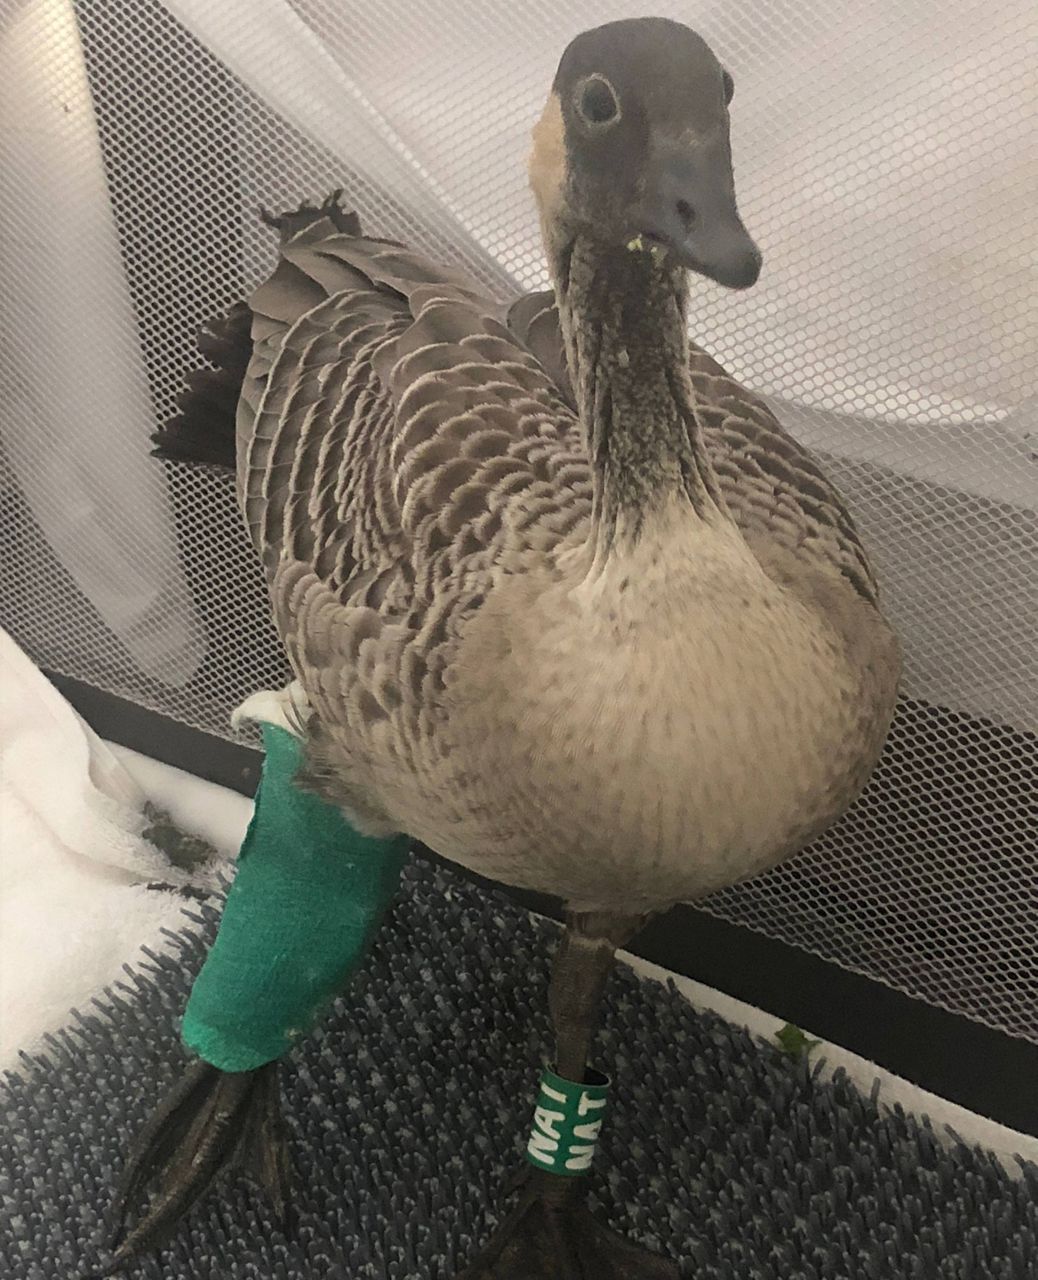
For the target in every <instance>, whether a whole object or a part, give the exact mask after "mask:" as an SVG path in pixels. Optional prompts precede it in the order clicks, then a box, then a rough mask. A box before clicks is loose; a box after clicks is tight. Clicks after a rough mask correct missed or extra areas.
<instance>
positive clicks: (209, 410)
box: [152, 302, 252, 471]
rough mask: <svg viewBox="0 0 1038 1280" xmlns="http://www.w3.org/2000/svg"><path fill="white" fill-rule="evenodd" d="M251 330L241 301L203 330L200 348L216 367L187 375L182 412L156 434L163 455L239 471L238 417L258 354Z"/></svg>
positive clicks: (179, 399) (157, 449)
mask: <svg viewBox="0 0 1038 1280" xmlns="http://www.w3.org/2000/svg"><path fill="white" fill-rule="evenodd" d="M251 329H252V312H251V311H250V310H249V308H248V306H247V305H246V304H245V303H244V302H239V303H236V304H235V305H234V306H233V307H232V308H231V309H230V311H228V312H227V314H226V315H224V316H218V317H217V318H216V319H215V320H210V321H209V323H208V324H207V325H206V326H205V328H204V329H203V330H202V332H201V333H200V334H199V335H198V349H199V351H201V353H202V354H203V355H204V356H205V357H206V358H207V359H208V360H209V361H211V363H212V364H213V366H214V367H213V368H212V369H196V370H195V371H194V372H193V373H189V374H188V375H187V378H186V379H185V381H186V383H187V385H186V387H185V388H184V390H183V391H182V392H181V393H180V395H179V396H178V397H177V407H178V408H179V410H180V412H179V413H178V414H177V416H176V417H175V418H171V419H170V420H169V422H167V423H166V424H165V425H164V426H162V427H160V428H159V430H158V431H156V432H155V435H154V436H153V437H152V439H153V441H154V443H155V449H154V452H155V453H156V454H157V456H158V457H160V458H170V459H172V460H174V461H176V462H193V463H200V464H207V465H209V466H213V467H227V468H229V469H230V470H231V471H233V470H234V438H235V426H234V420H235V415H236V413H237V410H238V397H239V396H240V395H241V387H242V383H243V382H244V381H245V370H246V369H247V368H248V364H249V359H250V357H251V356H252V335H251Z"/></svg>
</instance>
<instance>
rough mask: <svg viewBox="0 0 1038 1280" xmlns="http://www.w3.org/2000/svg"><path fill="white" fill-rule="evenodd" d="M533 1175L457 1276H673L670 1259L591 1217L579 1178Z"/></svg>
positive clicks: (474, 1279)
mask: <svg viewBox="0 0 1038 1280" xmlns="http://www.w3.org/2000/svg"><path fill="white" fill-rule="evenodd" d="M561 1182H562V1180H561V1179H559V1178H557V1177H553V1176H552V1175H547V1174H540V1173H536V1172H535V1173H534V1174H533V1175H532V1176H531V1177H529V1178H528V1179H526V1180H525V1183H524V1185H523V1189H522V1191H521V1192H520V1194H519V1202H518V1203H517V1205H516V1207H515V1208H514V1209H513V1210H512V1212H511V1213H510V1214H509V1215H508V1217H507V1218H506V1219H505V1220H504V1222H502V1223H501V1225H500V1226H499V1227H498V1229H497V1230H496V1231H495V1232H494V1234H493V1236H492V1237H491V1239H490V1242H489V1244H487V1246H486V1248H485V1249H483V1251H482V1252H481V1253H480V1254H479V1256H478V1257H477V1258H475V1260H474V1261H473V1262H471V1263H470V1264H469V1266H467V1267H466V1268H465V1270H464V1271H463V1272H462V1273H461V1275H460V1276H459V1277H458V1280H678V1277H679V1276H680V1272H679V1270H678V1268H677V1266H676V1264H675V1263H673V1262H671V1261H670V1259H669V1258H663V1257H660V1255H659V1254H656V1253H650V1252H649V1251H648V1250H647V1249H642V1248H640V1247H639V1246H638V1245H636V1244H632V1243H631V1241H630V1240H625V1239H624V1237H623V1236H620V1235H617V1233H616V1232H615V1231H611V1230H610V1229H609V1228H608V1227H605V1226H602V1224H601V1223H599V1222H596V1221H595V1219H594V1218H593V1217H592V1216H591V1211H590V1210H589V1209H588V1207H587V1205H586V1204H585V1203H584V1188H583V1186H582V1185H580V1180H579V1179H577V1180H567V1181H566V1185H565V1186H563V1187H560V1185H559V1184H560V1183H561Z"/></svg>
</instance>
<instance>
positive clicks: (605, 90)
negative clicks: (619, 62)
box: [577, 76, 620, 125]
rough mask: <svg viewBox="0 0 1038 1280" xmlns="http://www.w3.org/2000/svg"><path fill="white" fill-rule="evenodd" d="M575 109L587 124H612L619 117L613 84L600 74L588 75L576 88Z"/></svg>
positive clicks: (618, 107) (618, 106)
mask: <svg viewBox="0 0 1038 1280" xmlns="http://www.w3.org/2000/svg"><path fill="white" fill-rule="evenodd" d="M577 111H578V112H579V113H580V115H581V117H582V118H583V120H584V121H585V122H586V123H587V124H591V125H603V124H612V123H613V121H615V120H618V119H619V117H620V104H619V102H617V100H616V94H615V93H614V92H613V86H612V85H611V84H610V83H609V81H608V80H603V79H602V77H601V76H589V77H588V79H587V80H585V81H584V83H583V84H582V85H581V86H580V88H579V89H578V90H577Z"/></svg>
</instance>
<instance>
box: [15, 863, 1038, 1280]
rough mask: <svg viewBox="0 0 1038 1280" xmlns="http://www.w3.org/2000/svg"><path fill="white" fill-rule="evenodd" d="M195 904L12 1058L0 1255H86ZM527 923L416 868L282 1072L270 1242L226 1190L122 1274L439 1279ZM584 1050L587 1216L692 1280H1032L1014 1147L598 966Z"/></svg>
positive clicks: (542, 1000)
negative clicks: (292, 1221)
mask: <svg viewBox="0 0 1038 1280" xmlns="http://www.w3.org/2000/svg"><path fill="white" fill-rule="evenodd" d="M218 905H219V904H218V903H216V902H214V903H213V904H212V905H211V906H202V907H200V908H198V909H197V918H196V920H195V921H194V922H193V923H192V924H190V925H189V927H188V928H187V930H186V931H185V932H184V933H183V934H182V935H175V936H174V937H172V938H170V939H169V940H168V947H167V949H166V950H164V951H162V952H155V953H154V957H155V958H154V959H147V958H145V960H144V962H143V963H140V964H138V965H137V966H136V973H135V977H134V978H133V979H132V980H131V979H130V978H128V979H127V981H126V983H125V984H124V986H123V988H122V989H120V990H118V991H115V992H113V993H112V997H111V998H110V999H108V1000H106V1001H105V1002H104V1004H105V1008H104V1009H103V1010H94V1011H93V1012H92V1013H91V1014H89V1015H84V1016H83V1017H82V1018H81V1019H80V1020H79V1021H78V1023H76V1024H75V1025H74V1026H73V1027H71V1028H70V1029H68V1030H66V1031H64V1032H63V1033H62V1034H61V1035H60V1036H59V1037H57V1039H56V1040H55V1041H54V1042H53V1044H52V1047H51V1049H50V1052H49V1056H48V1058H47V1059H45V1060H41V1061H39V1062H35V1063H27V1064H26V1066H25V1068H24V1070H23V1071H22V1072H21V1073H19V1074H18V1075H16V1076H13V1077H11V1078H9V1079H8V1080H7V1082H6V1084H5V1086H4V1088H3V1096H2V1098H0V1105H2V1109H3V1117H4V1119H3V1124H4V1127H5V1129H6V1134H5V1135H4V1136H3V1137H2V1138H0V1150H2V1152H3V1155H2V1156H0V1198H2V1208H3V1216H2V1225H0V1274H2V1275H3V1276H4V1277H8V1278H10V1280H44V1278H46V1280H51V1278H60V1280H70V1278H71V1277H75V1276H77V1275H81V1274H83V1273H84V1272H85V1271H88V1270H90V1269H91V1267H93V1266H96V1265H97V1264H98V1263H99V1262H100V1261H101V1260H102V1259H103V1257H104V1249H103V1245H104V1239H105V1227H104V1215H105V1211H106V1209H107V1207H108V1205H109V1203H110V1200H111V1195H112V1187H113V1181H114V1178H115V1175H116V1174H117V1172H118V1169H119V1167H120V1164H121V1161H122V1155H123V1151H124V1149H125V1146H126V1143H127V1141H128V1139H129V1137H130V1135H131V1134H132V1133H133V1132H134V1131H135V1130H136V1129H137V1128H138V1127H139V1126H140V1125H141V1123H142V1122H143V1120H144V1118H145V1116H146V1115H147V1113H148V1111H149V1109H150V1108H151V1106H152V1105H153V1103H154V1102H155V1101H156V1099H157V1098H158V1096H159V1094H160V1093H161V1092H162V1091H163V1090H164V1089H165V1088H166V1087H167V1086H168V1085H169V1084H170V1083H171V1082H172V1081H173V1080H174V1079H175V1077H176V1075H177V1072H178V1070H179V1069H180V1067H181V1065H182V1063H183V1061H184V1058H183V1054H182V1051H181V1049H180V1047H179V1044H178V1040H177V1020H178V1016H179V1013H180V1011H181V1009H182V1007H183V1004H184V1000H185V996H186V992H187V990H188V987H189V985H190V983H191V980H192V976H193V974H194V973H195V972H196V970H197V968H198V966H199V964H200V963H201V960H202V957H203V955H204V950H205V946H206V943H207V941H208V939H209V938H210V937H211V935H212V932H213V930H214V928H215V923H216V920H217V910H218ZM555 932H556V930H555V927H554V926H553V925H551V924H550V923H549V922H546V921H543V920H540V919H538V918H536V917H531V916H530V915H528V914H527V913H525V912H523V911H522V910H520V909H519V908H517V907H516V906H514V905H513V904H511V903H510V902H508V901H506V900H505V899H503V898H501V897H499V896H497V895H492V894H488V893H486V892H485V891H483V890H481V889H479V888H477V887H474V886H472V885H470V884H468V883H466V882H463V881H461V880H460V879H458V878H456V877H455V876H453V875H452V874H450V873H448V872H444V871H443V870H441V869H439V868H437V867H435V866H432V865H430V864H426V863H415V864H414V865H413V866H412V867H411V868H410V869H409V870H408V872H407V873H406V875H405V880H404V886H403V890H402V892H401V895H400V898H399V900H398V902H397V904H396V906H395V908H394V909H393V911H392V912H391V913H390V915H389V916H388V917H387V921H386V924H385V926H384V928H383V930H382V932H381V933H380V935H379V937H378V940H377V942H376V945H375V948H374V951H373V953H372V955H371V957H370V960H369V962H368V964H367V965H366V966H365V968H364V969H363V971H362V972H361V974H360V975H359V976H358V977H357V979H356V980H355V981H354V982H353V984H352V985H351V987H350V989H349V991H348V992H347V994H346V995H345V996H344V997H343V999H341V1000H340V1001H339V1002H338V1003H337V1005H336V1007H335V1009H334V1012H333V1014H332V1016H331V1017H330V1018H329V1020H328V1021H327V1022H326V1023H325V1024H324V1025H323V1026H322V1028H321V1029H320V1031H319V1032H318V1033H317V1034H316V1035H314V1036H312V1037H311V1038H310V1039H309V1040H308V1041H307V1042H306V1044H305V1046H304V1047H303V1048H302V1049H301V1050H300V1052H299V1053H298V1054H297V1055H296V1056H295V1057H294V1058H293V1060H292V1061H291V1062H290V1063H289V1064H287V1066H286V1068H285V1070H284V1073H283V1076H284V1088H285V1094H286V1104H287V1114H288V1119H289V1124H290V1128H291V1135H292V1144H293V1155H294V1159H295V1162H296V1164H297V1167H298V1169H299V1174H300V1179H299V1181H300V1186H299V1193H298V1209H299V1212H300V1222H299V1228H298V1232H297V1234H296V1236H295V1238H293V1239H286V1238H285V1237H284V1236H282V1235H281V1234H280V1232H279V1231H278V1230H277V1229H276V1228H275V1227H274V1226H273V1225H272V1222H271V1221H270V1219H269V1216H268V1214H267V1212H266V1207H265V1205H264V1204H263V1203H262V1201H261V1200H260V1199H259V1197H258V1196H257V1195H256V1194H254V1193H253V1192H252V1191H251V1190H250V1189H248V1188H247V1187H246V1186H244V1185H241V1184H230V1185H226V1186H225V1187H224V1188H223V1189H222V1190H221V1192H220V1193H219V1194H218V1195H216V1196H214V1197H212V1198H211V1199H210V1200H209V1201H208V1202H207V1203H206V1204H205V1205H204V1206H202V1207H201V1208H200V1209H199V1210H198V1211H197V1212H196V1213H195V1214H194V1215H193V1216H192V1218H191V1220H190V1222H189V1223H188V1224H187V1225H186V1226H185V1227H184V1229H183V1230H182V1231H181V1232H180V1234H179V1235H178V1237H177V1238H176V1240H175V1241H174V1242H173V1243H172V1244H171V1245H170V1246H169V1247H168V1248H167V1249H166V1250H164V1251H163V1252H162V1253H161V1254H159V1255H158V1256H157V1257H154V1258H151V1259H149V1260H147V1261H145V1262H144V1263H142V1264H141V1266H140V1267H139V1268H137V1269H136V1270H135V1271H133V1272H132V1273H131V1274H132V1275H137V1276H142V1277H144V1276H147V1277H155V1278H158V1277H162V1278H163V1280H194V1278H196V1277H197V1278H199V1280H200V1278H201V1277H206V1278H207V1280H208V1278H210V1277H213V1278H216V1277H218V1278H219V1280H239V1278H240V1280H244V1278H245V1277H249V1278H250V1280H275V1278H276V1280H318V1278H319V1280H368V1278H370V1280H375V1278H376V1277H380V1278H381V1277H396V1278H401V1280H402V1278H404V1277H408V1278H411V1277H413V1278H415V1280H425V1278H430V1280H433V1278H435V1280H440V1278H443V1280H446V1277H449V1276H451V1275H453V1274H455V1273H456V1271H457V1270H458V1269H459V1268H460V1267H461V1265H462V1264H463V1263H464V1261H465V1259H466V1258H467V1257H469V1256H470V1255H471V1253H472V1251H473V1249H474V1247H475V1246H476V1245H477V1243H478V1242H480V1241H481V1240H483V1239H484V1238H485V1237H486V1235H487V1233H488V1232H489V1231H490V1230H491V1228H492V1227H493V1225H494V1223H495V1222H496V1221H497V1219H498V1217H499V1216H500V1213H501V1211H502V1208H503V1206H504V1203H505V1202H504V1199H503V1196H502V1188H503V1185H504V1183H505V1181H506V1179H507V1178H508V1177H509V1176H510V1174H511V1173H512V1171H513V1170H514V1169H515V1168H516V1167H517V1165H518V1164H519V1162H520V1159H521V1151H522V1147H523V1141H524V1137H525V1134H526V1131H527V1126H528V1122H529V1112H530V1109H531V1106H532V1098H533V1088H534V1083H535V1080H536V1076H537V1071H538V1069H539V1066H540V1065H541V1062H542V1060H543V1057H544V1053H545V1046H546V1045H547V1043H548V1027H547V1023H546V1018H545V1007H546V991H547V975H548V958H549V955H550V952H551V946H552V942H553V938H554V935H555ZM594 1056H595V1059H596V1061H597V1062H598V1064H599V1065H600V1066H601V1067H603V1068H604V1069H606V1070H607V1071H608V1072H609V1073H610V1074H611V1075H612V1077H613V1080H614V1103H613V1108H612V1114H611V1118H610V1121H609V1123H608V1125H607V1127H606V1132H605V1135H604V1138H603V1143H602V1148H601V1152H600V1159H599V1162H598V1171H597V1173H596V1174H595V1176H594V1178H593V1183H592V1186H593V1193H594V1206H595V1208H596V1211H597V1212H598V1213H599V1214H600V1215H601V1216H602V1217H603V1218H605V1219H607V1220H609V1221H610V1222H611V1223H612V1224H613V1225H614V1226H615V1227H616V1228H617V1229H619V1230H621V1231H624V1232H626V1233H628V1234H629V1235H631V1236H632V1237H634V1238H636V1239H638V1240H641V1241H642V1242H644V1243H645V1244H647V1245H649V1246H651V1247H654V1248H658V1249H662V1250H664V1251H666V1252H668V1253H670V1254H671V1255H673V1256H674V1257H676V1258H678V1259H680V1260H681V1261H682V1263H683V1265H684V1267H685V1270H686V1273H687V1275H688V1276H690V1277H691V1276H695V1277H696V1280H744V1278H745V1280H765V1278H767V1280H786V1278H788V1280H793V1278H794V1277H795V1278H796V1280H837V1278H838V1280H886V1278H887V1277H895V1278H896V1277H901V1276H905V1277H913V1278H914V1277H939V1278H940V1280H965V1278H966V1277H969V1280H981V1278H983V1280H1033V1278H1034V1277H1035V1275H1038V1167H1035V1166H1034V1165H1028V1166H1026V1167H1022V1168H1021V1169H1020V1170H1018V1176H1016V1177H1013V1176H1011V1175H1010V1174H1009V1173H1008V1172H1007V1171H1006V1170H1005V1168H1003V1166H1002V1165H1001V1164H1000V1162H999V1161H998V1159H997V1158H996V1157H995V1156H994V1155H992V1154H990V1153H988V1152H985V1151H983V1150H981V1149H980V1148H976V1147H974V1148H970V1147H968V1146H966V1145H955V1144H953V1143H949V1142H947V1141H946V1140H943V1139H944V1135H940V1137H939V1136H938V1134H937V1133H936V1132H935V1131H934V1130H933V1129H932V1128H931V1127H930V1125H929V1124H928V1123H927V1122H924V1121H922V1120H919V1119H917V1118H916V1117H915V1116H913V1115H911V1114H906V1113H904V1112H903V1111H900V1109H895V1110H894V1111H888V1110H887V1109H886V1108H885V1107H884V1106H883V1104H882V1102H881V1101H877V1100H874V1099H872V1098H870V1097H868V1096H865V1095H863V1094H862V1093H860V1092H859V1091H858V1090H857V1089H856V1088H855V1087H854V1085H853V1084H852V1083H851V1082H850V1081H849V1079H848V1078H847V1077H846V1075H845V1074H844V1073H843V1072H842V1071H838V1072H837V1073H836V1074H835V1075H834V1076H833V1077H832V1078H826V1076H825V1073H824V1069H823V1068H822V1066H821V1064H820V1063H817V1062H815V1063H814V1064H813V1065H812V1064H810V1063H807V1062H804V1061H794V1060H791V1059H789V1058H787V1057H785V1056H783V1055H782V1054H781V1053H780V1052H779V1051H778V1050H777V1049H776V1048H774V1047H772V1046H770V1045H768V1044H766V1043H763V1042H761V1041H760V1040H758V1039H756V1038H755V1037H753V1036H752V1035H751V1034H750V1033H749V1032H748V1031H747V1030H746V1029H745V1028H742V1027H738V1026H734V1025H732V1024H731V1023H730V1022H727V1021H725V1020H724V1019H722V1018H721V1017H719V1016H718V1015H716V1014H714V1013H711V1012H707V1011H702V1010H699V1011H697V1010H696V1009H694V1008H693V1007H692V1005H690V1003H689V1002H688V1000H687V999H686V998H684V996H683V995H682V994H680V993H679V992H678V991H677V990H676V989H673V988H668V987H666V986H664V985H661V984H659V983H655V982H649V981H646V980H644V979H642V978H639V977H638V976H637V975H636V974H635V973H634V972H632V971H631V970H630V969H626V968H621V969H620V970H619V971H618V973H617V976H616V978H615V979H614V981H613V983H612V985H611V988H610V992H609V996H608V1000H607V1005H606V1010H605V1017H604V1023H603V1028H602V1032H601V1034H600V1035H599V1037H598V1041H597V1044H596V1049H595V1055H594Z"/></svg>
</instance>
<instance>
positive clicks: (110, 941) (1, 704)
mask: <svg viewBox="0 0 1038 1280" xmlns="http://www.w3.org/2000/svg"><path fill="white" fill-rule="evenodd" d="M120 754H121V755H122V756H123V759H126V758H127V756H126V754H124V753H120ZM206 785H207V784H204V783H197V781H196V786H201V787H203V788H204V787H205V786H206ZM212 790H213V791H214V792H217V791H219V789H218V788H212ZM149 791H151V793H152V794H151V796H150V797H149V795H148V794H147V793H146V791H145V790H144V789H143V788H142V787H141V786H140V785H139V784H138V782H137V781H135V779H134V778H133V777H132V776H131V774H130V772H129V771H128V770H127V768H126V766H125V764H124V763H123V762H122V760H121V759H120V758H118V757H117V756H116V754H115V752H114V751H113V750H112V749H110V748H109V747H108V746H107V745H106V744H105V743H104V742H102V741H101V739H100V738H98V737H97V735H96V734H95V733H93V732H92V731H91V730H90V729H89V728H88V727H87V725H86V724H85V723H84V722H83V721H82V720H81V719H80V717H79V716H78V715H77V714H76V712H75V711H74V710H73V709H72V707H71V706H70V705H69V704H68V703H67V702H66V701H65V700H64V698H62V697H61V695H60V694H59V693H58V692H57V690H56V689H55V688H54V686H53V685H52V684H51V683H50V681H49V680H47V678H46V677H45V676H44V675H43V674H42V672H40V671H39V669H38V668H37V667H35V666H34V665H33V664H32V662H31V661H30V660H29V659H28V658H27V657H26V655H25V654H24V653H23V652H22V651H21V650H20V649H19V648H18V646H17V645H16V644H15V643H14V641H13V640H12V639H11V638H10V636H8V635H7V634H6V632H3V631H0V1067H10V1066H13V1065H15V1064H16V1062H17V1059H18V1054H19V1051H20V1050H24V1051H28V1052H32V1051H34V1050H38V1049H39V1048H40V1047H41V1045H42V1043H43V1038H44V1036H45V1035H46V1033H47V1032H52V1031H54V1030H56V1029H57V1028H59V1027H61V1026H62V1025H64V1024H65V1023H66V1022H67V1021H68V1019H69V1011H70V1008H72V1007H78V1008H83V1009H86V1008H87V1007H88V1006H89V1004H90V1001H91V998H92V997H94V996H96V995H97V994H98V993H100V992H101V991H102V990H103V989H104V987H105V986H106V985H108V984H110V983H112V982H113V981H115V980H117V979H118V978H119V977H120V974H121V971H122V967H123V965H124V964H126V963H128V962H130V961H133V960H134V959H136V958H137V957H138V954H139V950H140V947H141V945H142V943H150V944H151V945H152V946H153V947H161V946H162V945H163V937H162V932H161V931H162V929H163V928H170V929H176V928H178V927H180V926H181V925H182V924H183V923H184V921H183V918H182V912H183V909H184V906H185V905H186V903H185V899H184V898H183V897H182V896H181V895H179V894H177V893H174V892H169V891H158V890H154V889H149V888H148V887H147V886H148V884H150V883H156V882H160V883H164V884H167V885H179V886H185V885H195V886H198V887H202V888H212V887H214V885H215V882H216V878H217V870H218V860H217V858H215V857H214V858H213V859H211V860H209V861H208V862H206V863H204V864H202V865H200V866H198V867H195V868H193V869H192V870H190V871H185V870H182V869H180V868H178V867H176V866H173V865H172V864H171V863H170V861H169V859H168V858H167V857H166V855H165V854H164V853H162V852H161V851H160V850H159V849H157V848H156V847H155V846H154V845H153V844H151V843H150V842H149V840H148V839H147V838H146V836H145V834H144V833H145V831H146V830H147V828H148V826H149V825H150V824H151V822H152V820H153V816H154V813H153V812H152V816H149V815H148V814H146V813H145V806H146V804H147V802H148V800H149V798H151V800H152V803H153V804H156V803H158V802H159V801H160V797H159V796H157V795H155V792H154V788H153V787H151V786H150V785H149ZM238 801H240V805H239V806H238V807H235V805H236V802H238ZM161 807H165V806H161ZM196 807H197V806H196ZM231 807H232V814H231V819H230V821H229V822H228V821H227V820H226V806H225V809H224V813H225V820H224V822H223V823H222V826H223V832H224V838H223V839H221V841H220V843H221V844H222V845H223V853H225V854H226V853H227V852H229V851H230V849H233V848H234V847H236V845H237V841H238V839H239V838H240V834H241V830H242V829H243V828H244V824H245V822H246V821H247V818H248V813H249V809H250V805H249V802H248V801H247V800H246V799H244V798H243V797H235V798H233V799H232V801H231ZM176 816H177V817H180V815H179V814H177V815H176ZM193 825H195V826H196V828H197V827H198V826H199V825H201V824H198V823H195V824H193ZM206 834H208V833H206Z"/></svg>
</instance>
